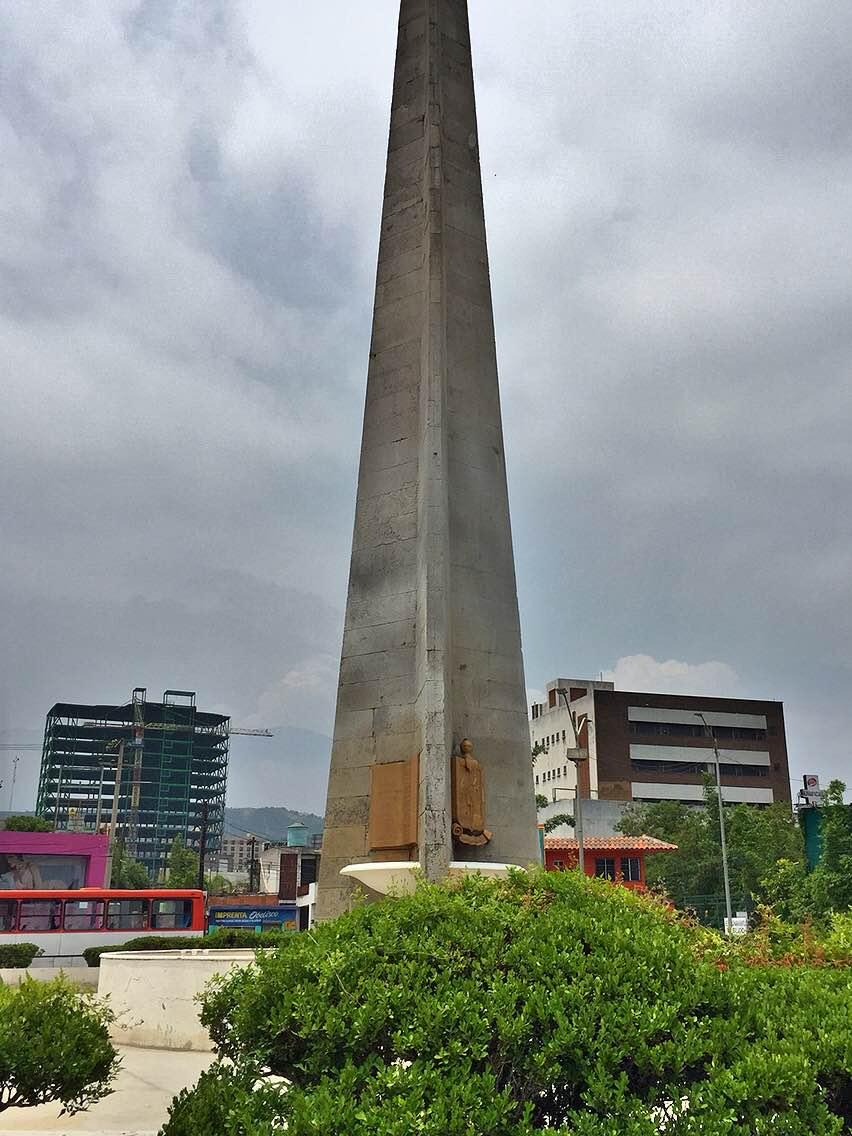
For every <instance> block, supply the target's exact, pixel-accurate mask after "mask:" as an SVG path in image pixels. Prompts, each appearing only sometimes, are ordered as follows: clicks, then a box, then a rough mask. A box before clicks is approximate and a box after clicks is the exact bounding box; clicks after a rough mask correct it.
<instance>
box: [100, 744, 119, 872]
mask: <svg viewBox="0 0 852 1136" xmlns="http://www.w3.org/2000/svg"><path fill="white" fill-rule="evenodd" d="M107 748H110V747H109V746H108V747H107ZM123 765H124V738H122V739H121V741H120V742H119V743H118V760H117V762H116V765H115V785H114V787H113V790H112V813H111V814H110V818H109V851H108V853H107V862H106V871H105V872H104V887H107V888H108V887H110V886H111V884H112V860H113V856H114V855H115V830H116V827H117V825H118V798H119V795H120V793H121V771H122V767H123Z"/></svg>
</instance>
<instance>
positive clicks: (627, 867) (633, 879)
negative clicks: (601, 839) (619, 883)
mask: <svg viewBox="0 0 852 1136" xmlns="http://www.w3.org/2000/svg"><path fill="white" fill-rule="evenodd" d="M595 875H596V876H600V877H601V879H604V880H614V879H615V878H616V875H615V857H614V856H598V857H597V858H596V859H595ZM621 878H622V879H623V880H626V881H627V882H628V883H640V882H641V880H642V865H641V862H640V860H639V857H638V856H622V857H621Z"/></svg>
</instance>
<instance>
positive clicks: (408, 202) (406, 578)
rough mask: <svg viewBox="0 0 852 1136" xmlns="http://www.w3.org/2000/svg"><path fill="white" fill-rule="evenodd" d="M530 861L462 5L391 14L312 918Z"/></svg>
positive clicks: (428, 5) (429, 4)
mask: <svg viewBox="0 0 852 1136" xmlns="http://www.w3.org/2000/svg"><path fill="white" fill-rule="evenodd" d="M467 739H469V741H467ZM463 740H465V743H466V744H465V747H464V753H465V754H468V753H470V751H471V749H472V757H473V759H475V760H473V761H472V762H470V763H469V762H468V759H467V757H465V758H464V759H463V766H460V765H458V760H459V759H458V758H457V757H454V755H458V754H459V753H460V752H461V748H460V747H461V743H462V741H463ZM471 743H472V745H471ZM469 767H470V769H473V770H474V772H473V773H469V772H466V770H468V768H469ZM457 770H460V772H461V774H462V775H463V776H464V778H466V784H465V786H464V787H463V788H462V790H460V791H459V793H458V800H459V801H462V802H464V801H470V800H471V799H472V796H471V794H473V796H475V795H476V793H480V798H481V812H482V813H484V823H480V822H477V821H473V822H471V821H465V820H463V819H462V820H461V821H460V822H459V823H455V822H457V821H459V818H458V817H456V816H454V810H457V809H462V808H464V807H465V806H464V804H457V794H456V792H455V791H454V790H455V781H454V778H455V777H456V771H457ZM473 811H474V813H476V815H480V813H479V812H477V810H476V808H474V810H473ZM470 824H473V826H474V827H473V828H467V827H465V825H470ZM454 828H455V832H454ZM485 829H487V832H484V830H485ZM483 832H484V834H483ZM471 833H472V834H473V835H471ZM537 857H538V851H537V832H536V818H535V803H534V796H533V786H532V776H531V768H530V744H529V729H528V726H527V712H526V692H525V688H524V673H523V660H522V657H521V638H520V627H519V621H518V601H517V590H516V585H515V566H514V557H513V553H512V536H511V528H510V523H509V503H508V495H507V490H506V467H505V458H504V451H503V429H502V422H501V415H500V396H499V390H498V381H497V359H496V350H495V343H494V325H493V314H492V304H491V284H490V279H489V272H488V254H487V249H486V239H485V217H484V211H483V204H482V184H481V174H480V165H479V139H478V134H477V123H476V105H475V99H474V86H473V67H472V61H471V50H470V36H469V27H468V11H467V0H402V3H401V5H400V17H399V40H398V47H397V56H396V70H395V76H394V87H393V104H392V111H391V127H390V142H389V146H388V162H387V177H386V182H385V195H384V207H383V212H382V228H381V239H380V246H379V264H378V279H377V285H376V297H375V311H374V318H373V334H372V344H371V348H370V362H369V370H368V378H367V399H366V408H365V412H364V427H363V437H362V446H361V464H360V470H359V474H358V495H357V506H356V516H355V533H354V538H353V544H352V563H351V571H350V578H349V595H348V602H347V608H346V622H345V630H344V639H343V652H342V659H341V665H340V681H339V687H338V698H337V714H336V721H335V729H334V746H333V749H332V757H331V771H330V774H329V785H328V800H327V806H326V817H325V837H324V845H323V857H322V866H321V873H320V881H319V911H318V914H319V916H320V918H329V917H331V916H333V915H336V914H338V913H339V912H341V911H342V910H344V909H345V908H346V906H347V904H348V900H349V894H350V886H351V885H350V884H349V882H348V880H346V879H345V878H342V877H341V876H340V874H339V873H340V869H341V868H343V867H344V866H346V865H350V864H353V863H363V862H369V861H378V860H385V861H388V860H394V861H398V860H417V861H419V862H420V865H421V868H422V869H423V871H424V872H425V873H426V875H427V876H428V877H430V878H439V877H440V876H442V875H443V874H444V873H445V872H446V870H447V867H448V865H449V862H450V861H451V860H476V861H480V862H482V861H489V862H492V863H493V862H502V863H515V864H521V865H526V864H528V863H529V862H531V861H533V860H536V859H537Z"/></svg>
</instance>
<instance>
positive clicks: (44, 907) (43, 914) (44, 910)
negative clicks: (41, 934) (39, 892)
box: [19, 899, 62, 931]
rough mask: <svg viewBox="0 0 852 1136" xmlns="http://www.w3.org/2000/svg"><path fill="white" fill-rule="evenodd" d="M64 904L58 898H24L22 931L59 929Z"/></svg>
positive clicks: (22, 901)
mask: <svg viewBox="0 0 852 1136" xmlns="http://www.w3.org/2000/svg"><path fill="white" fill-rule="evenodd" d="M61 909H62V904H61V902H60V901H59V900H58V899H22V900H21V922H20V925H19V926H20V930H21V931H58V930H59V920H60V915H61Z"/></svg>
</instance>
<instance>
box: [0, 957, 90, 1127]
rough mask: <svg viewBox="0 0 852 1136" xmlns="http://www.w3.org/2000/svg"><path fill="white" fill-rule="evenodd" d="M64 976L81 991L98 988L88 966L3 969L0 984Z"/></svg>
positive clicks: (42, 980) (6, 984)
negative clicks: (26, 979)
mask: <svg viewBox="0 0 852 1136" xmlns="http://www.w3.org/2000/svg"><path fill="white" fill-rule="evenodd" d="M60 974H62V975H64V976H65V977H66V978H67V979H68V980H69V982H73V983H74V985H75V986H79V987H80V989H81V990H96V989H97V986H98V968H97V967H93V968H90V967H88V966H66V967H61V966H29V967H15V968H13V969H7V968H5V967H4V968H3V969H2V970H0V983H2V984H3V985H4V986H18V985H19V984H20V983H21V982H23V981H24V979H25V978H28V977H29V978H34V979H35V981H36V982H50V981H51V979H53V978H58V977H59V975H60ZM0 1131H2V1129H0Z"/></svg>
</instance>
